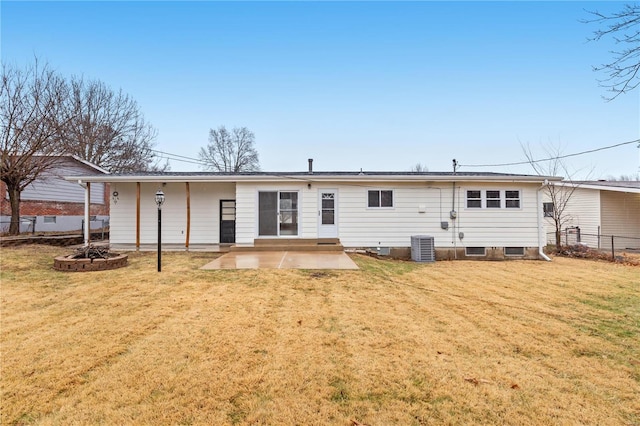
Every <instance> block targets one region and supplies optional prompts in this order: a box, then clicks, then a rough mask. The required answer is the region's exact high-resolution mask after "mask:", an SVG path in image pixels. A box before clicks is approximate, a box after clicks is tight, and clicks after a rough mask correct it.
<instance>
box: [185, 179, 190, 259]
mask: <svg viewBox="0 0 640 426" xmlns="http://www.w3.org/2000/svg"><path fill="white" fill-rule="evenodd" d="M186 188H187V235H186V236H185V238H186V240H185V242H184V246H185V247H186V249H187V250H189V237H190V236H191V191H190V189H189V182H186Z"/></svg>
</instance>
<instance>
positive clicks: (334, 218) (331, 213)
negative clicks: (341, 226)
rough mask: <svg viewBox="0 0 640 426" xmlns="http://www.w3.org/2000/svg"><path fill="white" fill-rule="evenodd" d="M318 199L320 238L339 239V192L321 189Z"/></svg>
mask: <svg viewBox="0 0 640 426" xmlns="http://www.w3.org/2000/svg"><path fill="white" fill-rule="evenodd" d="M318 197H319V200H318V238H337V237H338V191H337V190H335V189H321V190H319V192H318Z"/></svg>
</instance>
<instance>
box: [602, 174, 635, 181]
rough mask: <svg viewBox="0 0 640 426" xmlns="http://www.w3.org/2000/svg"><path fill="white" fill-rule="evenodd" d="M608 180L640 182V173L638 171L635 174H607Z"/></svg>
mask: <svg viewBox="0 0 640 426" xmlns="http://www.w3.org/2000/svg"><path fill="white" fill-rule="evenodd" d="M607 180H610V181H614V182H615V181H618V182H638V181H640V173H636V174H635V175H620V176H618V177H616V176H611V175H609V176H607Z"/></svg>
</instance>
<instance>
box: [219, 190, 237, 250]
mask: <svg viewBox="0 0 640 426" xmlns="http://www.w3.org/2000/svg"><path fill="white" fill-rule="evenodd" d="M235 242H236V200H220V244H232V243H235Z"/></svg>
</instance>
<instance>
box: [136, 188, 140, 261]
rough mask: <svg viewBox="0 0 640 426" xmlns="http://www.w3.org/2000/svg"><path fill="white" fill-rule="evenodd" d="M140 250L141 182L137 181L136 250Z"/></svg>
mask: <svg viewBox="0 0 640 426" xmlns="http://www.w3.org/2000/svg"><path fill="white" fill-rule="evenodd" d="M137 250H140V182H136V251H137Z"/></svg>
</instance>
